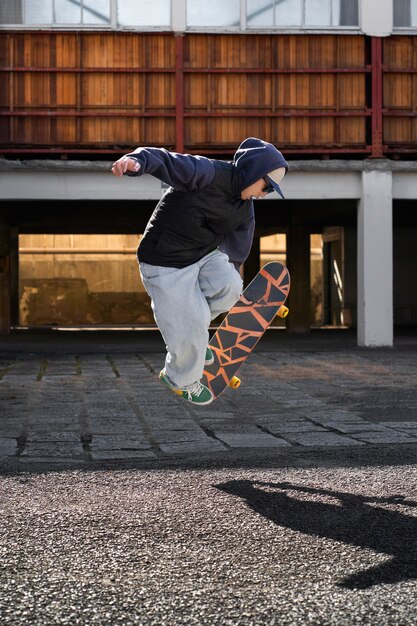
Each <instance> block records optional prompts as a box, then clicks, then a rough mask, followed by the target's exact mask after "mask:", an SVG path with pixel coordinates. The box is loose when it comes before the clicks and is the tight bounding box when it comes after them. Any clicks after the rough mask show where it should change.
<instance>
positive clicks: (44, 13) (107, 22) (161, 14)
mask: <svg viewBox="0 0 417 626" xmlns="http://www.w3.org/2000/svg"><path fill="white" fill-rule="evenodd" d="M170 4H171V2H170V0H135V1H133V0H116V2H114V1H113V0H0V24H22V25H25V26H37V25H51V26H58V27H59V26H87V27H88V26H107V27H110V26H111V27H113V28H117V27H122V28H123V27H129V26H143V27H148V26H153V27H158V28H160V27H165V28H169V26H170V23H171V11H170Z"/></svg>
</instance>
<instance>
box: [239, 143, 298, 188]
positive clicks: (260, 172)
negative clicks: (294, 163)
mask: <svg viewBox="0 0 417 626" xmlns="http://www.w3.org/2000/svg"><path fill="white" fill-rule="evenodd" d="M233 164H234V166H235V167H236V170H237V174H238V180H239V191H242V189H246V187H249V185H252V183H255V182H256V181H257V180H259V179H260V178H264V177H265V176H266V175H267V174H269V172H272V171H273V170H276V169H278V168H280V167H285V169H286V171H287V172H288V170H289V165H288V163H287V161H286V160H285V159H284V157H283V155H282V154H281V152H280V151H279V150H277V149H276V148H275V146H273V145H272V144H271V143H268V142H266V141H262V139H256V138H255V137H249V138H248V139H245V140H244V141H242V143H241V144H240V146H239V148H238V149H237V150H236V153H235V156H234V159H233Z"/></svg>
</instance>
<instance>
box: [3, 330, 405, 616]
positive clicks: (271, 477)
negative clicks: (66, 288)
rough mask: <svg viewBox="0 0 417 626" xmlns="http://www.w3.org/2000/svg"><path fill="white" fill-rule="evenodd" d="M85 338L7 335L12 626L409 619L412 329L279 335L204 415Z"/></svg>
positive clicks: (126, 342)
mask: <svg viewBox="0 0 417 626" xmlns="http://www.w3.org/2000/svg"><path fill="white" fill-rule="evenodd" d="M83 335H84V334H82V335H80V334H78V333H67V334H65V336H64V335H63V334H56V335H54V334H51V333H45V334H42V333H40V334H39V333H38V334H31V333H29V334H26V335H25V336H23V335H22V334H21V333H17V334H15V335H14V336H12V337H9V338H6V339H5V340H3V339H2V340H0V410H1V413H0V415H1V419H0V428H1V432H0V472H1V473H0V489H1V498H0V525H1V529H2V531H1V533H0V553H1V561H0V623H1V624H2V625H3V624H5V625H9V624H10V625H12V624H13V625H14V624H16V625H19V626H20V625H21V626H23V625H24V626H26V625H28V624H29V625H31V626H32V625H36V626H38V625H44V624H48V625H49V624H50V625H51V626H52V625H55V624H82V625H84V624H85V625H87V624H100V625H101V624H103V625H106V626H107V625H113V624H115V625H119V624H120V625H123V626H124V625H126V626H130V625H137V624H139V625H142V624H143V625H144V626H147V625H148V624H150V625H154V624H155V625H159V624H167V625H172V626H174V625H175V626H176V625H177V624H178V625H182V624H184V625H186V624H201V625H203V624H204V625H205V624H219V625H220V624H221V625H223V624H226V625H229V624H230V625H235V624H236V625H237V624H242V625H248V626H249V625H250V626H252V625H253V626H257V625H263V624H266V625H269V624H271V625H272V624H273V625H275V624H276V625H279V626H281V625H287V624H288V625H294V626H304V625H311V626H317V625H330V624H331V625H335V626H336V625H339V624H340V625H344V624H346V625H349V626H350V625H354V624H365V625H370V626H371V625H372V626H374V625H375V626H380V625H382V626H384V625H387V626H391V625H395V626H397V625H399V626H402V625H408V624H410V625H411V624H415V614H416V609H417V593H416V592H417V589H416V587H417V585H416V578H417V544H416V537H417V532H416V531H417V509H416V506H417V488H416V454H417V387H416V381H417V360H416V355H417V342H416V341H415V339H414V337H413V336H406V335H405V336H403V337H400V338H399V339H398V340H397V342H396V345H395V347H394V348H393V349H377V350H371V349H361V348H358V347H357V346H356V343H355V338H354V336H353V335H352V334H349V333H348V334H340V333H335V334H329V333H324V334H320V333H318V334H317V333H316V334H315V333H313V334H312V335H311V336H308V337H296V338H289V337H288V336H287V335H285V333H282V332H280V331H278V332H277V333H275V334H273V335H272V336H271V335H270V336H267V337H266V339H265V342H263V343H262V344H260V345H259V350H257V351H256V353H255V354H254V355H252V357H251V359H250V360H249V361H248V363H247V364H246V365H245V366H244V368H243V369H242V379H243V384H242V386H241V388H240V389H239V390H237V391H232V390H229V391H227V392H226V393H225V394H224V395H223V396H222V398H221V399H220V400H218V401H217V402H215V403H213V404H212V405H210V406H208V407H205V408H204V409H203V408H200V409H199V410H198V409H197V408H193V407H190V406H189V405H188V404H187V403H185V402H184V401H182V400H181V399H179V398H176V397H175V396H174V395H173V394H172V393H171V392H170V391H169V390H167V389H165V388H163V387H162V386H161V385H160V383H159V382H158V379H157V373H158V371H159V368H160V366H161V365H162V362H163V352H162V349H161V342H160V339H158V337H157V336H155V334H154V335H153V337H152V334H148V335H146V337H144V336H143V335H136V334H134V333H132V334H130V333H129V334H123V333H113V334H110V335H105V334H101V333H99V334H95V335H94V334H93V333H90V334H87V338H86V339H85V336H83ZM93 335H94V337H93ZM129 335H130V336H129ZM162 348H163V346H162Z"/></svg>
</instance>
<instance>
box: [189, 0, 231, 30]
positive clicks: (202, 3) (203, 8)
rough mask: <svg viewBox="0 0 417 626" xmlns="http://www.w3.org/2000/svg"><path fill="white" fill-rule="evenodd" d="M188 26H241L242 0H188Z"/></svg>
mask: <svg viewBox="0 0 417 626" xmlns="http://www.w3.org/2000/svg"><path fill="white" fill-rule="evenodd" d="M187 26H190V27H191V28H193V27H198V26H200V27H203V28H209V27H210V26H212V27H213V26H214V27H217V28H221V27H235V28H236V27H239V26H240V0H226V1H225V0H209V2H207V0H187Z"/></svg>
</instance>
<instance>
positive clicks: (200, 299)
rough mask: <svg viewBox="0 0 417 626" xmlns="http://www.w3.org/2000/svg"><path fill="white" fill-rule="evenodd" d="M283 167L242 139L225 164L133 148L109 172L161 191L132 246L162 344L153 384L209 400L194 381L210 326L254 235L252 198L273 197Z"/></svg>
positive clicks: (231, 292)
mask: <svg viewBox="0 0 417 626" xmlns="http://www.w3.org/2000/svg"><path fill="white" fill-rule="evenodd" d="M287 171H288V163H287V162H286V160H285V159H284V157H283V155H282V154H281V152H279V151H278V150H277V149H276V148H275V147H274V146H273V145H272V144H270V143H267V142H265V141H262V140H261V139H256V138H253V137H250V138H248V139H245V140H244V141H243V142H242V143H241V145H240V146H239V148H238V149H237V151H236V153H235V155H234V159H233V161H231V162H228V161H221V160H217V159H209V158H206V157H202V156H192V155H189V154H179V153H175V152H169V151H167V150H165V149H164V148H150V147H147V148H137V149H136V150H135V151H134V152H131V153H129V154H126V155H124V156H123V157H121V158H120V159H119V160H117V161H116V162H115V163H114V164H113V167H112V172H113V174H114V175H115V176H123V174H127V175H129V176H142V175H143V174H151V175H152V176H155V177H156V178H158V179H159V180H161V181H162V182H164V183H166V184H168V185H169V188H168V190H167V191H166V192H165V194H164V195H163V197H162V198H161V200H160V201H159V203H158V204H157V206H156V208H155V210H154V212H153V214H152V216H151V218H150V220H149V222H148V224H147V227H146V230H145V233H144V235H143V237H142V240H141V242H140V245H139V248H138V261H139V268H140V274H141V277H142V281H143V284H144V287H145V289H146V291H147V293H148V294H149V296H150V298H151V304H152V310H153V313H154V317H155V321H156V323H157V325H158V327H159V330H160V331H161V334H162V337H163V338H164V341H165V343H166V348H167V355H166V359H165V367H164V368H163V370H162V371H161V373H160V380H161V381H162V382H163V383H164V384H165V385H167V387H169V388H170V389H172V390H173V391H175V393H177V394H178V395H179V396H181V397H182V398H184V399H185V400H188V401H190V402H192V403H194V404H196V405H200V406H204V405H206V404H209V403H210V402H212V400H213V394H212V393H211V391H210V390H209V389H208V388H207V387H206V386H205V385H203V384H202V383H201V381H200V379H201V377H202V374H203V369H204V365H205V364H210V363H211V362H212V359H213V355H212V353H211V350H210V349H209V348H208V347H207V345H208V341H209V333H208V327H209V325H210V321H211V320H213V319H214V318H216V317H217V316H218V315H220V313H224V312H226V311H228V310H229V309H230V308H231V306H233V304H234V303H235V302H236V300H238V298H239V296H240V294H241V292H242V279H241V277H240V274H239V271H238V270H239V267H240V266H241V264H242V263H243V262H244V261H245V259H246V258H247V256H248V254H249V251H250V248H251V245H252V239H253V233H254V229H255V218H254V206H253V198H256V199H258V198H263V197H264V196H266V195H267V194H268V193H270V192H273V191H277V192H278V193H279V195H280V196H281V197H284V196H283V194H282V191H281V189H280V187H279V183H280V182H281V180H282V178H283V177H284V175H285V174H286V172H287Z"/></svg>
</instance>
